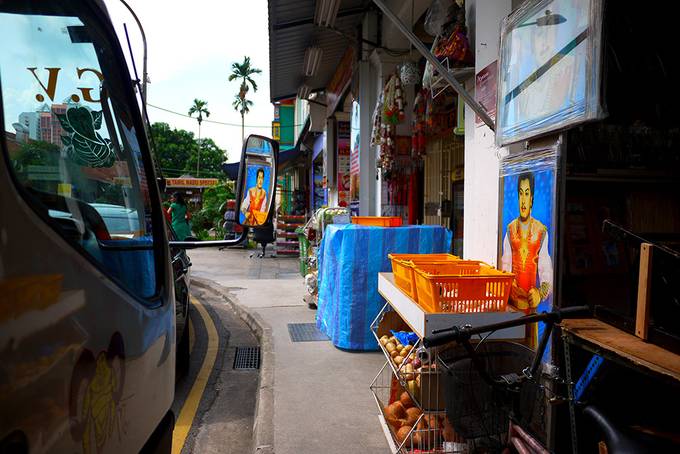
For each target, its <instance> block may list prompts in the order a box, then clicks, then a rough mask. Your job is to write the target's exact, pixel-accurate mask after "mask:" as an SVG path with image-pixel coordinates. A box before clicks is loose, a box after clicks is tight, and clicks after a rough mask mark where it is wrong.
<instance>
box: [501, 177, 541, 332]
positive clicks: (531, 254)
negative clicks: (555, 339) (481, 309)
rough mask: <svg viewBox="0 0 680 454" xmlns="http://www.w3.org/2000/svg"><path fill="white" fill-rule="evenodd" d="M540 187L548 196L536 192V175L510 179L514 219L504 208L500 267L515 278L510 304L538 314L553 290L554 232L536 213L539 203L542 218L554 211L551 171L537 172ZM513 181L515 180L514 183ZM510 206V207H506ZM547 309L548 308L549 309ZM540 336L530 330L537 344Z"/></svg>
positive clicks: (506, 207)
mask: <svg viewBox="0 0 680 454" xmlns="http://www.w3.org/2000/svg"><path fill="white" fill-rule="evenodd" d="M538 173H539V174H540V177H541V187H542V188H543V190H544V191H545V192H546V193H539V192H537V191H538V189H537V185H536V175H535V174H534V173H533V172H530V171H527V172H522V173H520V174H519V175H513V176H507V177H506V180H508V181H507V182H508V183H511V184H506V186H505V189H506V191H507V192H506V194H505V196H506V200H507V199H508V198H509V197H512V195H511V192H510V191H512V192H514V191H516V192H515V193H514V197H515V200H516V203H517V205H516V207H517V208H514V206H515V205H514V203H513V204H512V208H513V209H514V218H510V216H513V215H511V214H510V212H511V210H510V209H508V208H509V207H508V206H505V207H504V217H505V219H507V221H506V220H505V219H504V225H505V230H504V232H503V243H502V244H503V246H502V257H501V268H502V270H503V271H507V272H511V273H513V274H514V275H515V277H514V279H513V283H512V288H511V291H510V304H512V305H513V306H515V307H516V308H517V309H519V310H522V311H524V312H526V313H527V314H528V313H533V312H536V311H537V309H538V308H539V305H541V303H548V302H549V298H550V296H551V294H552V291H553V262H552V258H551V253H550V251H551V250H552V246H551V245H550V242H551V241H552V238H551V229H549V228H548V226H547V225H546V223H550V219H538V218H537V217H536V215H535V213H534V206H535V203H536V201H537V200H539V201H540V204H541V205H542V207H541V208H542V209H541V210H540V211H541V215H542V216H545V217H548V218H550V216H551V212H552V207H553V204H552V198H553V197H552V190H551V189H550V190H549V189H548V188H549V187H550V188H551V182H552V181H553V179H552V178H553V177H552V176H553V175H554V173H553V172H552V171H542V172H538ZM513 180H514V181H513ZM506 205H507V204H506ZM546 309H548V308H546ZM537 336H538V330H537V327H536V326H533V327H530V330H529V332H528V337H529V339H530V341H531V343H532V344H535V342H536V338H537Z"/></svg>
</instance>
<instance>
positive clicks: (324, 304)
mask: <svg viewBox="0 0 680 454" xmlns="http://www.w3.org/2000/svg"><path fill="white" fill-rule="evenodd" d="M451 238H452V234H451V231H450V230H447V229H445V228H444V227H440V226H430V225H413V226H408V227H365V226H361V225H355V224H347V225H329V226H328V227H326V231H325V232H324V236H323V241H322V243H321V248H320V250H319V302H318V309H317V313H316V325H317V327H318V328H319V329H320V330H321V331H322V332H324V333H325V334H326V335H328V337H330V339H331V341H332V342H333V344H334V345H335V346H336V347H339V348H345V349H349V350H377V349H378V344H377V342H376V340H375V337H373V334H372V333H371V329H370V326H371V322H372V321H373V320H374V319H375V317H377V315H378V312H379V311H380V309H381V308H382V306H383V305H384V304H385V300H384V299H383V297H382V296H380V294H379V293H378V273H379V272H381V271H392V265H391V264H390V260H389V259H388V258H387V254H392V253H396V254H431V253H442V252H449V251H450V249H451Z"/></svg>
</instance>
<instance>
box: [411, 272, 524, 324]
mask: <svg viewBox="0 0 680 454" xmlns="http://www.w3.org/2000/svg"><path fill="white" fill-rule="evenodd" d="M414 271H415V273H414V274H415V283H416V292H417V296H418V300H417V301H418V304H419V305H420V306H421V307H422V308H423V309H425V310H426V311H428V312H457V313H470V312H500V311H504V310H505V309H506V307H507V305H508V298H509V296H510V286H511V285H512V279H513V277H514V275H513V274H512V273H505V272H503V271H499V270H497V269H495V268H493V267H491V266H490V265H487V264H486V263H484V262H478V261H474V260H461V261H459V262H456V263H439V264H427V263H420V264H416V265H414Z"/></svg>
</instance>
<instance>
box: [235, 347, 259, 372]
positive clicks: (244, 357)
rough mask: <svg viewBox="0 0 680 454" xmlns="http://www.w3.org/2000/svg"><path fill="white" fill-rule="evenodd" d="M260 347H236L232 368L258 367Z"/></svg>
mask: <svg viewBox="0 0 680 454" xmlns="http://www.w3.org/2000/svg"><path fill="white" fill-rule="evenodd" d="M259 368H260V347H236V356H235V357H234V369H241V370H242V369H259Z"/></svg>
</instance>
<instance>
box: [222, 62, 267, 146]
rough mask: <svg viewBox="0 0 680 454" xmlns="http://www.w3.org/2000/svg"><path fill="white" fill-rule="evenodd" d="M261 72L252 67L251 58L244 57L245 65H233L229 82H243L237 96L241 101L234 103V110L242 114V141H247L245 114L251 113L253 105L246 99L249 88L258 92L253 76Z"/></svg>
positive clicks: (235, 63)
mask: <svg viewBox="0 0 680 454" xmlns="http://www.w3.org/2000/svg"><path fill="white" fill-rule="evenodd" d="M261 72H262V70H261V69H259V68H255V67H252V66H250V57H246V56H244V57H243V63H238V62H234V63H232V64H231V74H230V75H229V81H230V82H231V81H233V80H240V81H241V86H240V87H239V91H238V94H237V95H236V97H237V98H239V100H238V101H237V100H234V102H233V103H232V105H233V106H234V109H236V110H238V111H239V112H240V114H241V141H243V140H245V114H247V113H248V112H250V107H251V106H252V105H253V102H252V101H249V100H247V99H246V95H247V94H248V89H249V86H252V87H253V91H257V82H255V80H254V79H253V78H252V76H253V74H260V73H261Z"/></svg>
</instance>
